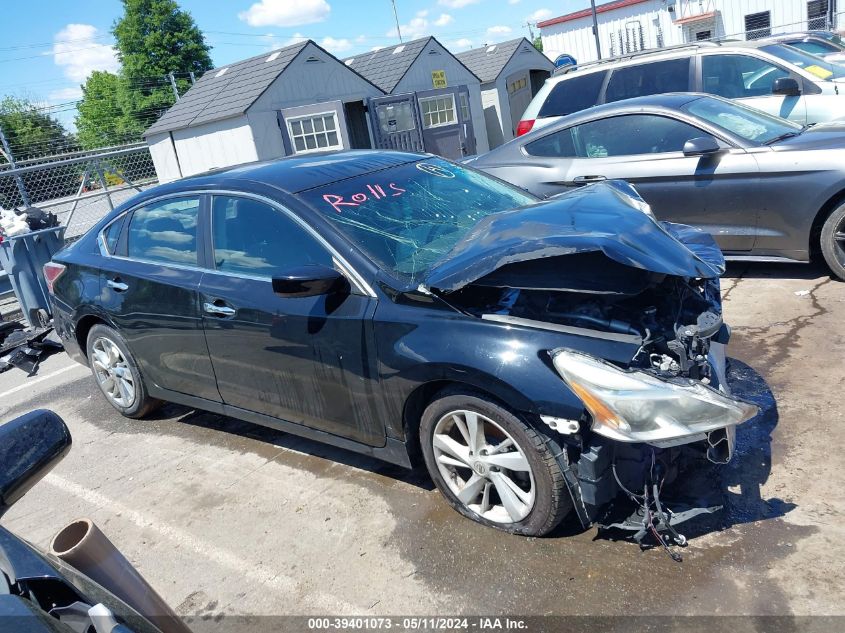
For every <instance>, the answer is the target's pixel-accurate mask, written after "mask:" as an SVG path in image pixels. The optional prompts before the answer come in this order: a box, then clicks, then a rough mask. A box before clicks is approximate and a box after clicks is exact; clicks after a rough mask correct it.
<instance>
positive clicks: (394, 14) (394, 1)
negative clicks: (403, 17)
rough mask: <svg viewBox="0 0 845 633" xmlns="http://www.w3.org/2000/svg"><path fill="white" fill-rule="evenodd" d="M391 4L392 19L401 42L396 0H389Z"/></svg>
mask: <svg viewBox="0 0 845 633" xmlns="http://www.w3.org/2000/svg"><path fill="white" fill-rule="evenodd" d="M390 2H391V3H392V4H393V19H394V20H396V34H397V35H398V36H399V43H400V44H401V43H402V29H400V28H399V14H398V13H396V0H390Z"/></svg>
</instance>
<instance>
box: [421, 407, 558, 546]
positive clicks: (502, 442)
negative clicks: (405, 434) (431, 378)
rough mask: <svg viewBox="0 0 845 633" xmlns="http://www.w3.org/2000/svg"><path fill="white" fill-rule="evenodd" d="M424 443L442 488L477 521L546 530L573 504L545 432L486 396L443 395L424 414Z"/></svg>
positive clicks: (529, 532)
mask: <svg viewBox="0 0 845 633" xmlns="http://www.w3.org/2000/svg"><path fill="white" fill-rule="evenodd" d="M420 442H421V444H422V450H423V457H424V458H425V462H426V466H427V467H428V472H429V473H430V474H431V478H432V479H433V480H434V483H435V485H436V486H437V488H438V489H439V490H440V492H441V493H443V496H445V497H446V499H447V500H448V501H449V503H450V504H451V505H452V507H453V508H455V509H456V510H457V511H458V512H460V513H461V514H463V515H464V516H466V517H469V518H470V519H473V520H474V521H478V522H479V523H483V524H485V525H489V526H491V527H495V528H498V529H500V530H504V531H506V532H513V533H515V534H524V535H526V536H542V535H543V534H546V533H548V532H550V531H551V530H552V529H554V528H555V527H556V526H557V525H558V524H559V523H560V522H561V520H562V519H563V518H564V517H565V516H566V514H567V513H568V512H569V510H570V509H571V499H570V498H569V493H568V491H567V490H566V484H565V482H564V479H563V473H561V470H560V466H559V465H558V463H557V461H556V459H555V456H554V454H553V453H552V451H551V449H550V448H549V446H548V444H547V441H546V438H545V437H543V436H542V435H541V434H540V433H539V432H538V431H537V430H536V429H533V428H531V427H530V426H528V425H527V424H525V423H524V422H523V421H522V420H520V419H519V418H518V417H517V416H516V415H514V414H513V413H511V412H510V411H508V410H506V409H504V408H503V407H501V406H499V405H498V404H496V403H494V402H492V401H490V400H488V399H486V398H485V397H483V396H481V395H480V394H474V393H472V392H455V391H447V392H443V393H441V395H440V396H439V397H438V398H437V399H435V400H434V401H433V402H432V403H431V404H429V406H428V407H427V408H426V410H425V411H424V412H423V416H422V420H421V422H420Z"/></svg>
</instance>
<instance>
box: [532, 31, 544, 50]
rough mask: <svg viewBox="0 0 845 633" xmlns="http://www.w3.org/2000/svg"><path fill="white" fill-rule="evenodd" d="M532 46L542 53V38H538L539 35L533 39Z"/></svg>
mask: <svg viewBox="0 0 845 633" xmlns="http://www.w3.org/2000/svg"><path fill="white" fill-rule="evenodd" d="M533 44H534V48H536V49H537V50H538V51H540V52H541V53H542V52H543V38H542V37H540V36H539V35H538V36H537V37H535V38H534V42H533Z"/></svg>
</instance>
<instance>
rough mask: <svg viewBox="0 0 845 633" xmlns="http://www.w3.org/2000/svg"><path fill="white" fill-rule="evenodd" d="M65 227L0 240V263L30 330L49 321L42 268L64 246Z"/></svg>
mask: <svg viewBox="0 0 845 633" xmlns="http://www.w3.org/2000/svg"><path fill="white" fill-rule="evenodd" d="M65 228H66V227H64V226H53V227H50V228H47V229H40V230H37V231H30V232H28V233H22V234H20V235H15V236H13V237H6V236H3V237H2V238H0V239H2V241H0V264H2V266H3V270H5V271H6V274H8V276H9V281H10V282H11V284H12V289H13V290H14V291H15V295H16V296H17V298H18V301H19V302H20V304H21V311H22V312H23V317H24V319H26V321H27V322H28V323H29V325H30V326H32V327H44V326H46V325H47V324H48V323H49V321H50V299H49V294H48V292H47V282H46V281H45V279H44V271H43V270H42V269H43V267H44V264H46V263H47V262H49V261H50V260H51V259H52V257H53V255H54V254H55V253H56V252H58V251H59V250H61V248H62V246H64V234H65Z"/></svg>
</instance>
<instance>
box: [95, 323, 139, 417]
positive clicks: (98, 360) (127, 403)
mask: <svg viewBox="0 0 845 633" xmlns="http://www.w3.org/2000/svg"><path fill="white" fill-rule="evenodd" d="M91 351H92V354H93V358H92V361H91V364H92V366H93V368H94V375H95V376H96V378H97V382H98V383H99V385H100V388H101V389H102V390H103V393H105V394H106V396H108V398H109V399H110V400H112V401H113V402H114V403H115V404H116V405H118V406H119V407H123V408H129V407H131V406H132V404H133V403H134V402H135V380H134V378H133V377H132V371H131V370H130V369H129V364H128V363H127V362H126V358H124V356H123V353H122V352H121V351H120V348H119V347H118V346H117V345H115V344H114V343H113V342H112V341H110V340H109V339H107V338H98V339H97V340H96V341H94V344H93V345H92V346H91Z"/></svg>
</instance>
